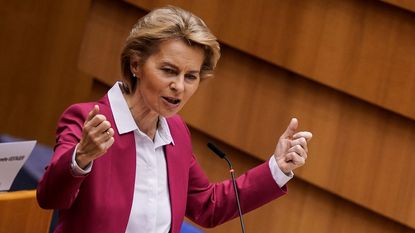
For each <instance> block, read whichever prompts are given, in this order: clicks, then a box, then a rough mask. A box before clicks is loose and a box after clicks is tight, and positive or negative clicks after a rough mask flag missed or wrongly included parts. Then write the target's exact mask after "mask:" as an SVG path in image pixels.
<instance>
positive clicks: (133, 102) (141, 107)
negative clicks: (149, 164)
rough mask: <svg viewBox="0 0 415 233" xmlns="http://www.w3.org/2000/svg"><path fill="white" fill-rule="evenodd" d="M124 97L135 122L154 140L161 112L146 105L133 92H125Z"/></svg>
mask: <svg viewBox="0 0 415 233" xmlns="http://www.w3.org/2000/svg"><path fill="white" fill-rule="evenodd" d="M124 97H125V99H126V101H127V104H128V108H129V109H130V112H131V114H132V116H133V118H134V121H135V123H136V124H137V125H138V127H139V128H140V130H141V131H142V132H143V133H145V134H146V135H147V136H148V137H149V138H150V139H151V140H153V141H154V137H155V135H156V131H157V125H158V120H159V114H158V113H156V112H154V111H152V110H151V109H149V108H148V107H146V105H145V104H144V103H143V101H141V98H137V97H135V96H134V95H132V94H124Z"/></svg>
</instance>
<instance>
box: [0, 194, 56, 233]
mask: <svg viewBox="0 0 415 233" xmlns="http://www.w3.org/2000/svg"><path fill="white" fill-rule="evenodd" d="M51 219H52V210H43V209H41V208H40V207H39V206H38V204H37V201H36V190H30V191H17V192H9V193H8V192H5V193H0V232H4V233H6V232H9V233H34V232H36V233H47V232H49V225H50V221H51Z"/></svg>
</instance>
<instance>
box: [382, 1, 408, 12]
mask: <svg viewBox="0 0 415 233" xmlns="http://www.w3.org/2000/svg"><path fill="white" fill-rule="evenodd" d="M381 1H383V2H387V3H390V4H392V5H395V6H398V7H401V8H403V9H406V10H409V11H412V12H415V1H413V0H381Z"/></svg>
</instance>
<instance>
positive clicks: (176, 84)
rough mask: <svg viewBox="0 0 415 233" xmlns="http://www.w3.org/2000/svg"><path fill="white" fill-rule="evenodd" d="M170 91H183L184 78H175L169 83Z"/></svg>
mask: <svg viewBox="0 0 415 233" xmlns="http://www.w3.org/2000/svg"><path fill="white" fill-rule="evenodd" d="M170 89H171V90H173V91H176V92H182V91H184V78H183V77H177V78H176V79H175V80H173V81H172V82H171V83H170Z"/></svg>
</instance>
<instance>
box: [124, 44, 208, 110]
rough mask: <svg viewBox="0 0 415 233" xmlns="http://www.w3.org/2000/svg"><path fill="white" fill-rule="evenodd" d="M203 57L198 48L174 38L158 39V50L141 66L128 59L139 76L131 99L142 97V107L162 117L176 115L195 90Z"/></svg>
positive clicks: (201, 51)
mask: <svg viewBox="0 0 415 233" xmlns="http://www.w3.org/2000/svg"><path fill="white" fill-rule="evenodd" d="M134 59H135V60H134ZM203 60H204V52H203V50H202V49H201V48H199V47H191V46H189V45H188V44H186V43H185V42H183V41H182V40H178V39H177V40H175V39H172V40H167V41H163V42H161V44H160V45H159V50H158V52H156V53H154V54H152V55H151V56H150V57H148V58H147V60H146V61H145V62H144V64H142V65H138V64H139V61H138V58H137V57H136V58H132V71H133V72H134V74H136V76H137V78H138V79H139V81H138V85H137V88H136V91H135V98H140V99H141V100H142V101H141V102H142V103H143V105H144V106H142V107H143V108H147V109H144V110H150V111H152V112H156V113H157V114H159V115H162V116H164V117H169V116H172V115H174V114H176V113H177V112H178V111H179V110H180V109H182V108H183V106H184V105H185V103H186V102H187V101H188V100H189V98H190V97H191V96H192V95H193V94H194V93H195V92H196V90H197V88H198V86H199V82H200V69H201V67H202V63H203Z"/></svg>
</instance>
